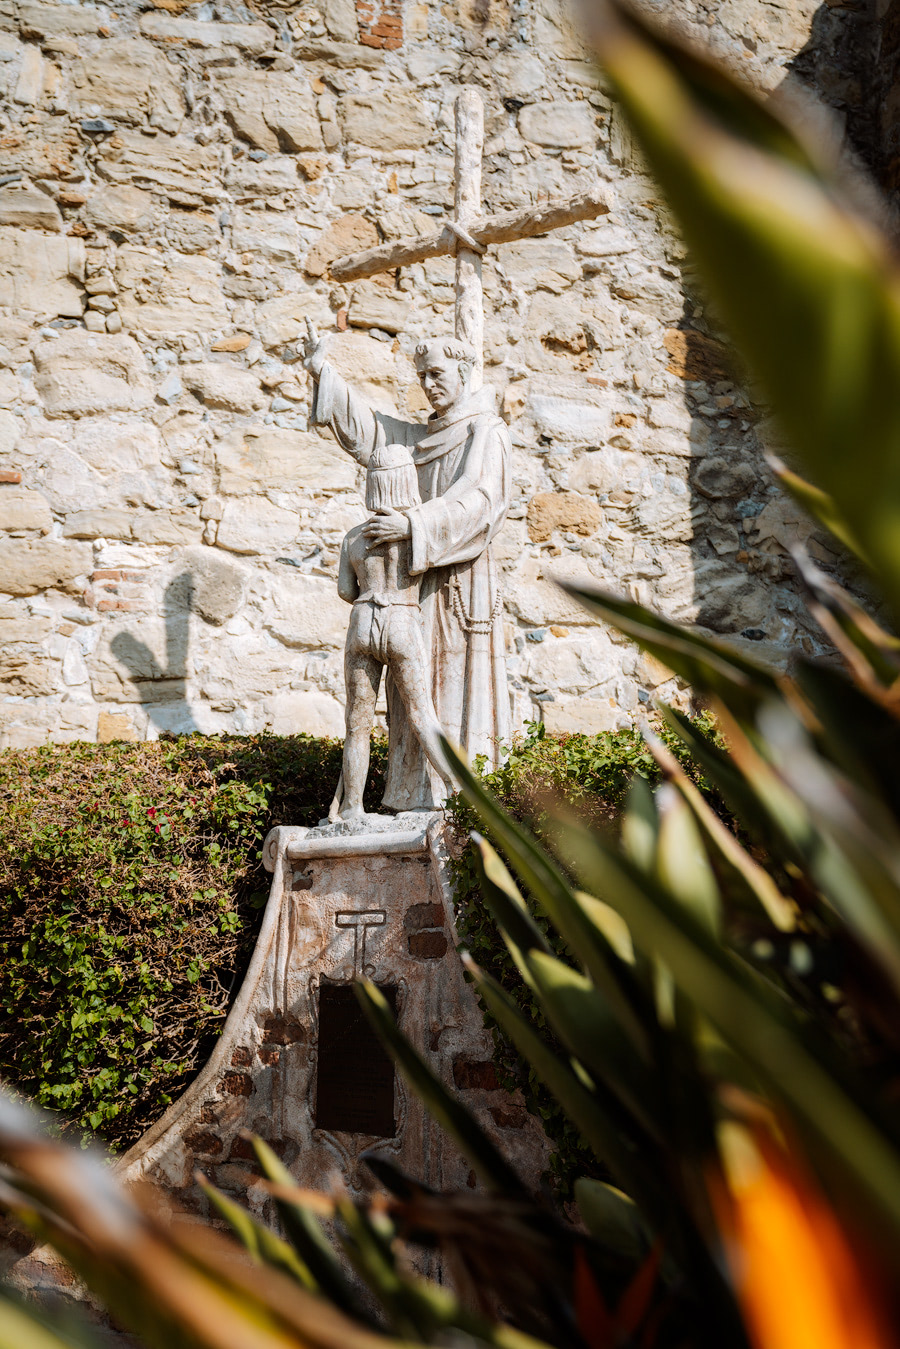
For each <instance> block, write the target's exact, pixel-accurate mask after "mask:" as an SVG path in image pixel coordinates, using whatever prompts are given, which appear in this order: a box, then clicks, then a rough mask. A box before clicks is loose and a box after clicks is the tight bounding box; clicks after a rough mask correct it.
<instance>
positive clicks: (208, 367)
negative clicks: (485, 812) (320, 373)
mask: <svg viewBox="0 0 900 1349" xmlns="http://www.w3.org/2000/svg"><path fill="white" fill-rule="evenodd" d="M663 8H665V9H666V10H667V11H671V10H673V9H674V6H668V5H667V6H664V7H663ZM826 11H827V12H826ZM678 13H679V14H680V15H681V16H682V18H683V22H684V23H685V25H686V26H687V27H688V28H693V29H695V30H697V31H699V33H700V34H701V35H702V36H703V37H704V38H705V40H706V41H708V42H710V43H711V44H712V46H713V49H714V50H716V51H718V52H721V53H722V54H723V55H724V56H725V57H727V58H728V59H729V60H731V61H732V63H733V64H736V65H738V66H739V67H740V68H741V69H743V70H744V71H746V73H747V75H748V76H749V77H750V78H752V79H754V80H755V81H756V82H757V83H758V84H760V85H762V86H764V87H766V88H776V87H778V86H779V85H780V84H781V83H782V82H783V81H784V80H785V79H787V78H788V77H789V73H790V69H791V66H792V63H794V62H795V61H796V60H797V58H798V54H801V53H803V52H808V51H809V50H810V44H811V43H814V42H815V41H816V36H815V35H816V31H817V25H819V27H820V28H821V25H822V24H823V23H826V28H827V35H828V41H829V43H831V44H832V45H831V48H830V49H831V50H834V51H835V52H838V51H840V50H842V48H841V45H840V41H839V39H840V35H841V33H842V32H844V30H845V29H846V31H847V32H849V31H850V30H851V28H852V29H853V31H854V32H856V31H857V29H858V26H859V23H860V22H861V19H860V15H859V14H858V13H857V12H856V9H855V7H852V8H851V7H848V8H846V9H845V8H842V7H841V6H840V5H839V4H838V5H833V4H829V5H828V6H824V5H822V6H817V5H815V4H813V3H810V2H809V0H785V2H784V3H780V4H777V3H764V2H763V0H725V3H719V4H716V5H708V4H697V3H694V2H693V0H684V2H683V3H679V5H678ZM823 14H824V18H823ZM842 25H844V27H843V28H842ZM822 31H825V30H822ZM858 45H859V44H857V46H858ZM854 50H856V48H854ZM826 68H827V69H828V70H830V69H831V67H827V63H825V62H824V61H819V63H818V64H817V65H816V67H815V69H816V71H817V72H819V74H821V72H822V71H823V70H825V69H826ZM824 83H825V84H826V85H827V81H824ZM465 85H474V86H477V87H478V88H479V89H480V90H481V92H482V94H483V97H484V99H485V103H486V144H485V163H484V199H485V207H486V210H488V211H499V210H505V209H509V208H517V207H522V206H526V205H529V204H531V203H535V202H538V201H540V200H542V199H545V198H547V197H548V196H553V195H569V194H572V193H575V192H578V191H583V190H585V189H588V188H590V187H593V186H597V185H598V184H606V185H608V187H609V189H610V190H611V192H612V196H613V209H612V211H611V213H610V215H609V216H606V217H604V218H603V219H602V220H601V221H599V222H591V223H586V224H581V225H574V226H571V227H569V228H567V229H565V230H563V231H559V232H557V233H556V234H554V235H552V236H547V237H545V238H538V239H529V240H525V241H522V242H519V243H510V244H504V245H501V246H500V247H498V248H496V249H492V250H491V251H490V253H489V254H488V256H487V258H486V260H485V265H484V283H485V296H486V306H487V325H486V352H485V357H486V360H485V365H486V380H487V381H488V382H489V383H491V384H493V385H494V386H495V387H496V389H497V396H498V404H499V406H500V408H501V410H502V413H503V416H504V417H505V418H506V420H507V421H508V423H509V427H510V432H511V436H512V441H513V447H514V483H515V485H514V493H513V505H512V509H511V512H510V518H509V520H508V523H507V525H506V527H505V528H504V530H503V533H502V535H501V536H500V539H499V556H500V561H501V565H502V568H503V572H504V575H505V584H506V596H507V598H506V617H507V624H506V631H507V641H508V650H509V670H510V685H511V694H512V697H513V703H514V713H515V719H516V722H517V724H519V725H521V724H522V723H523V722H524V721H525V720H527V719H529V718H534V717H538V718H543V720H544V721H545V722H546V723H547V725H548V727H549V728H551V729H553V730H570V729H583V730H588V731H593V730H600V729H606V728H612V727H615V726H619V725H624V724H628V723H630V722H631V721H632V720H633V719H634V718H635V716H636V715H637V714H638V713H639V711H640V709H641V706H642V704H643V703H646V702H647V701H648V700H649V699H650V698H651V697H653V696H654V695H655V694H656V693H658V692H660V691H661V692H662V693H663V694H664V695H666V696H674V697H683V696H684V695H683V694H682V693H680V692H679V690H678V689H677V686H676V684H675V683H674V682H673V681H671V680H670V679H669V676H668V672H667V671H666V670H665V669H663V668H662V667H659V666H657V665H656V664H655V663H653V662H651V661H648V660H646V659H640V658H639V657H638V655H637V654H636V653H635V651H634V649H633V648H632V647H631V646H629V645H628V644H627V643H624V642H622V641H621V640H619V639H618V638H617V637H616V635H615V634H613V633H610V632H608V631H607V630H605V629H604V628H603V627H600V626H598V625H595V624H592V623H591V622H589V621H588V620H587V617H586V615H585V614H583V613H582V612H581V611H580V610H579V609H578V607H577V606H575V605H574V604H573V603H572V602H571V601H570V600H569V599H567V598H566V596H565V595H564V594H563V593H562V592H561V591H560V590H558V589H557V588H555V586H554V585H553V578H554V577H557V576H562V577H570V578H572V577H574V578H579V579H582V580H584V581H596V582H599V583H601V584H603V585H606V586H609V587H612V588H613V589H615V590H618V591H627V592H629V593H630V594H632V595H633V596H634V597H635V598H637V599H639V600H641V601H644V602H648V603H650V604H653V605H655V606H658V607H659V608H660V609H661V610H662V611H663V612H665V613H667V614H669V615H671V616H673V617H674V618H677V619H683V620H687V621H694V622H698V623H700V624H702V625H704V626H705V627H706V628H708V629H710V630H712V631H714V632H717V633H721V634H722V635H724V636H727V637H729V638H730V639H732V640H734V641H736V642H738V643H740V644H743V645H744V646H746V647H747V648H748V649H752V650H753V651H754V652H755V653H757V654H762V655H766V656H769V657H771V658H772V659H780V658H782V657H783V655H784V653H785V652H786V650H787V649H788V647H789V646H790V645H792V644H799V645H800V646H802V647H803V648H805V649H806V650H808V651H810V650H813V649H814V648H815V646H816V644H817V642H818V640H819V638H818V636H817V634H816V632H815V631H814V629H813V628H812V626H811V623H810V620H809V619H808V618H807V616H806V614H805V611H804V608H803V604H802V602H801V601H800V599H799V597H798V594H797V591H796V588H795V586H794V583H793V580H792V579H791V569H790V564H789V562H788V559H787V551H786V549H787V544H788V542H789V541H790V539H791V538H793V537H795V536H796V535H797V533H798V532H799V534H800V535H801V536H802V537H805V538H807V540H808V543H809V547H810V549H811V551H812V552H813V554H814V555H815V556H816V557H817V558H818V559H819V560H820V562H822V563H823V564H825V565H830V564H831V563H832V562H833V560H834V557H833V554H832V553H831V551H830V550H829V547H828V544H827V542H826V540H825V539H824V538H822V537H821V536H820V535H819V534H817V533H814V532H811V529H810V526H809V524H808V523H804V522H802V521H801V520H799V519H798V516H797V513H796V511H795V510H794V508H793V507H792V506H791V505H790V504H788V503H787V502H785V501H784V499H783V498H782V497H781V496H780V495H779V494H778V493H777V492H776V491H775V490H774V488H773V486H772V485H771V482H770V480H769V478H768V477H767V474H766V471H765V469H764V466H763V461H762V458H761V453H760V445H761V441H762V440H763V439H764V438H765V433H766V429H765V427H764V426H763V427H762V428H760V425H759V418H758V416H757V415H756V414H755V413H754V411H753V409H752V407H751V405H750V402H749V400H748V397H747V394H746V392H745V391H744V389H743V387H742V385H741V383H740V382H739V381H738V380H736V378H735V375H734V373H733V370H732V367H731V363H730V360H729V356H728V353H727V350H726V349H725V347H723V346H722V344H721V343H720V341H719V340H718V338H717V335H716V333H715V331H714V329H713V328H712V327H711V325H710V321H709V316H708V315H707V313H706V312H705V310H704V307H703V303H702V300H701V299H700V298H698V296H697V294H696V292H695V288H694V284H693V278H692V275H691V270H690V267H689V266H688V265H687V264H686V261H685V254H684V249H683V247H682V245H681V243H680V242H679V240H678V238H677V237H676V235H675V233H674V232H673V230H672V228H671V226H670V224H669V222H668V220H667V219H666V216H665V213H664V211H663V209H662V207H661V204H660V201H659V197H658V194H657V192H656V190H655V188H654V186H653V184H652V183H651V182H650V180H649V179H648V178H647V177H646V176H645V175H644V173H643V172H642V171H641V168H640V165H639V164H638V162H637V160H636V158H635V155H634V151H633V147H632V144H631V142H630V139H629V136H628V132H627V130H626V128H625V126H624V125H623V122H622V119H621V117H620V115H619V112H618V110H617V109H616V107H615V106H614V105H613V103H612V102H611V101H610V99H609V97H608V96H607V94H606V92H605V91H604V88H603V84H602V81H601V80H600V78H599V77H598V75H597V72H596V70H595V68H594V67H593V66H592V65H591V63H590V61H589V60H588V58H587V55H586V53H585V51H584V50H583V49H582V47H581V46H580V44H579V42H578V40H577V37H576V35H575V33H574V32H573V29H572V27H571V25H570V22H569V20H568V18H567V16H566V12H565V11H564V10H563V9H562V8H560V6H559V5H558V4H557V0H448V2H447V3H436V2H435V3H415V2H414V0H405V3H404V2H403V0H318V3H311V2H310V3H298V4H291V3H288V4H279V3H277V2H276V0H259V2H258V3H256V4H255V5H254V8H253V9H252V11H251V10H250V9H247V8H244V7H243V6H242V5H241V4H239V3H234V4H228V3H225V0H223V2H222V3H212V2H209V3H205V4H202V5H193V6H185V5H183V4H182V3H180V0H160V3H159V7H158V8H147V9H142V8H141V7H140V6H139V5H138V4H137V3H136V2H135V0H123V3H121V4H119V5H117V6H116V8H115V10H113V9H111V8H107V7H105V6H97V7H94V6H91V5H87V4H68V5H62V4H51V3H38V2H37V0H21V3H14V0H0V93H2V96H3V99H4V102H3V107H2V122H0V409H2V410H0V681H2V695H0V746H27V745H33V744H38V743H42V742H45V741H47V740H50V741H65V740H69V739H79V738H86V739H93V738H97V739H99V740H111V739H117V738H124V739H142V738H145V737H154V736H157V735H159V734H160V733H162V732H166V731H174V732H178V731H188V730H192V729H199V730H201V731H204V732H216V731H224V730H236V731H241V732H255V731H259V730H262V729H265V728H269V729H271V730H273V731H275V732H278V733H288V732H294V731H299V730H306V731H311V732H314V733H334V734H340V733H341V732H342V727H343V714H342V691H343V674H342V646H343V640H344V634H345V631H346V625H347V617H348V610H347V608H346V606H345V605H344V604H343V603H342V602H341V601H340V600H339V598H338V596H337V592H336V588H335V581H336V570H337V559H338V549H339V545H340V541H341V538H342V536H343V535H344V533H345V532H346V530H347V529H348V528H350V527H351V526H352V525H354V524H356V523H357V522H358V521H359V520H361V519H362V518H363V517H364V506H363V501H362V497H361V494H360V489H361V485H362V484H361V479H360V473H359V470H358V469H357V467H356V466H355V465H354V463H353V462H352V461H351V460H350V459H349V458H347V457H346V456H345V455H344V454H342V452H341V451H340V450H339V448H338V447H337V446H336V444H335V443H334V442H333V441H332V440H331V439H329V438H328V436H327V435H320V434H319V433H317V432H316V431H313V430H311V429H309V427H308V411H309V393H310V390H309V384H308V380H307V377H306V375H305V373H304V371H303V369H302V367H301V366H300V365H299V364H298V362H297V352H296V346H295V343H296V340H297V337H298V333H299V331H300V329H301V327H302V325H303V321H304V319H305V317H306V316H309V317H311V318H312V319H313V320H314V321H315V322H316V323H317V324H318V325H319V327H320V328H321V329H323V330H325V331H327V332H330V333H332V334H333V336H332V345H331V354H332V360H333V362H334V364H335V365H336V366H337V367H338V369H339V370H340V371H341V372H343V373H344V374H345V375H347V376H348V377H350V378H352V379H353V380H355V381H356V382H358V383H359V384H361V385H362V386H363V387H364V389H365V390H366V391H367V392H368V394H369V395H370V397H371V399H372V400H373V402H374V403H375V404H376V405H377V406H379V407H381V408H385V409H398V410H399V411H400V412H401V413H403V414H404V415H413V416H418V415H421V416H424V415H425V413H426V411H427V406H426V403H425V400H424V397H423V395H422V393H421V391H420V389H419V387H418V385H417V382H416V378H415V371H414V368H413V364H412V361H411V352H412V349H413V347H414V345H415V343H416V342H417V341H419V340H421V338H422V337H423V336H424V335H426V334H429V333H432V332H434V331H441V330H449V328H450V327H451V326H452V312H453V285H452V274H453V272H452V269H453V263H452V260H450V259H435V260H432V261H430V262H427V263H423V264H418V265H416V266H412V267H410V268H408V269H406V270H403V271H400V272H399V273H398V274H390V275H387V276H385V277H376V278H373V279H372V280H368V281H363V282H359V283H355V284H351V285H346V286H341V285H338V284H336V283H335V282H334V281H333V280H331V279H330V277H329V272H328V265H329V263H330V262H331V261H332V260H333V259H334V258H335V257H337V256H339V255H341V254H345V253H348V252H353V251H357V250H359V249H361V248H365V247H368V246H370V245H373V244H375V243H377V242H378V241H380V240H388V239H392V238H397V237H400V236H404V235H408V234H410V233H413V232H417V231H428V230H430V229H433V228H434V227H435V224H436V222H437V221H439V220H440V219H441V218H442V217H444V216H445V214H446V213H447V211H448V209H449V207H450V205H451V200H452V172H453V102H454V99H455V97H456V94H457V92H458V90H459V89H460V88H461V87H462V86H465ZM859 89H860V81H857V84H856V85H855V86H854V85H853V83H852V80H850V79H849V77H847V78H846V79H844V80H843V82H841V81H840V80H837V79H836V78H835V79H833V80H832V83H831V85H829V86H828V87H826V90H825V92H826V94H827V95H828V97H829V98H830V101H831V102H832V104H834V105H836V106H837V107H838V113H839V117H840V116H843V115H844V114H846V113H847V112H848V111H849V112H852V105H853V100H854V99H856V100H857V102H858V101H859V98H860V97H861V95H860V93H859ZM834 126H835V127H837V132H836V133H835V134H839V131H840V120H839V119H838V121H836V122H835V123H834ZM736 265H739V262H737V263H736ZM413 939H414V940H415V942H416V943H418V944H420V945H422V946H423V949H424V947H425V946H427V945H428V943H429V941H432V940H433V938H432V937H431V936H430V935H428V934H427V931H426V929H423V930H422V934H421V935H420V934H411V940H413Z"/></svg>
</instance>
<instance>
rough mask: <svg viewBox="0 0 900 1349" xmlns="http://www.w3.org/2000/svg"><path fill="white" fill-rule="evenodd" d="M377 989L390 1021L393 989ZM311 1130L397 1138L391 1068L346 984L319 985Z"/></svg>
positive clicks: (394, 996)
mask: <svg viewBox="0 0 900 1349" xmlns="http://www.w3.org/2000/svg"><path fill="white" fill-rule="evenodd" d="M378 987H379V989H380V990H381V992H382V994H383V995H384V997H385V998H386V999H387V1002H388V1005H389V1006H390V1009H391V1011H392V1012H393V1013H394V1015H395V1016H396V1015H397V989H396V986H395V985H394V984H379V985H378ZM316 1125H317V1126H318V1127H319V1128H320V1129H332V1130H339V1131H342V1132H344V1133H351V1134H374V1135H376V1136H377V1137H379V1138H393V1137H394V1135H395V1134H396V1132H397V1125H396V1121H395V1120H394V1065H393V1063H392V1061H391V1059H390V1058H389V1057H388V1054H387V1052H386V1051H385V1050H384V1048H383V1047H382V1044H381V1041H380V1040H379V1039H378V1037H377V1035H376V1034H375V1032H374V1031H373V1030H372V1027H371V1026H370V1025H369V1023H368V1021H367V1020H366V1016H365V1013H364V1012H363V1010H362V1008H361V1007H360V1005H359V1003H358V1002H357V1001H356V994H355V993H354V992H353V985H352V984H320V985H319V1060H318V1065H317V1068H316Z"/></svg>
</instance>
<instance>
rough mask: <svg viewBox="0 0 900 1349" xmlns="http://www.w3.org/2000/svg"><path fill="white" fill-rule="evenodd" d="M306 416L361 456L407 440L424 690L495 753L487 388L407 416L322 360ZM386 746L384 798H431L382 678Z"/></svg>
mask: <svg viewBox="0 0 900 1349" xmlns="http://www.w3.org/2000/svg"><path fill="white" fill-rule="evenodd" d="M313 420H314V421H315V422H317V423H319V424H323V425H328V426H330V427H331V429H332V430H333V432H334V434H335V435H336V437H337V439H338V441H339V442H340V444H341V445H342V446H343V447H344V449H346V450H347V451H348V452H349V453H350V454H352V455H353V457H354V458H355V459H357V460H358V461H359V462H360V463H361V464H365V463H367V462H368V459H369V456H370V454H371V453H372V450H373V449H374V447H375V446H376V445H381V444H401V445H407V446H409V447H410V449H411V451H412V455H413V461H414V463H415V465H416V471H417V474H418V479H419V492H420V494H421V497H422V504H421V505H419V506H414V507H413V508H412V509H411V510H410V511H409V512H408V514H409V520H410V525H411V528H412V536H411V565H410V571H411V572H412V573H413V574H414V575H421V577H422V582H421V590H420V600H421V608H422V620H423V624H424V630H425V645H426V650H427V652H428V656H429V665H430V676H431V683H432V688H431V693H432V697H433V699H434V706H435V710H436V712H437V716H438V720H439V721H440V723H441V725H442V726H443V728H444V730H445V732H446V734H447V735H448V736H449V738H450V739H451V740H452V741H454V742H455V743H456V744H458V745H461V746H462V748H463V749H464V750H465V751H466V754H467V755H468V757H469V759H470V760H473V759H474V758H475V757H476V756H477V755H481V754H483V755H485V756H486V757H487V761H488V763H490V764H492V765H496V764H497V763H498V762H499V757H500V747H501V743H502V742H504V741H505V742H508V740H509V723H510V709H509V691H508V686H507V680H506V659H505V655H504V639H503V610H502V599H501V592H500V584H499V577H498V574H497V567H496V564H495V561H494V557H493V554H492V551H491V540H492V539H493V538H494V536H495V535H496V533H497V531H498V530H499V529H500V526H501V525H502V524H503V521H504V520H505V518H506V512H507V510H508V509H509V498H510V443H509V434H508V432H507V430H506V426H505V425H504V423H503V422H502V421H501V419H500V418H499V417H498V416H497V414H496V412H494V410H493V406H492V400H491V398H490V396H489V394H488V393H487V391H486V390H479V391H478V392H476V393H474V394H472V395H470V397H469V398H468V399H467V400H466V401H465V403H464V404H462V405H458V406H457V407H456V408H454V409H453V411H452V412H451V413H449V414H448V415H447V416H444V417H438V416H437V415H436V414H432V416H431V417H430V418H429V419H428V421H427V423H424V424H421V423H417V422H406V421H402V420H401V419H400V418H397V417H391V416H389V415H387V414H385V413H381V412H374V411H373V410H372V409H371V408H370V407H369V406H368V404H367V403H366V402H365V401H364V399H362V398H361V397H360V396H359V395H358V394H357V393H355V392H354V391H353V390H352V389H351V388H350V387H349V386H348V385H347V384H346V383H345V382H344V381H343V380H342V379H341V377H340V376H339V375H338V374H337V373H336V372H335V371H334V370H333V369H332V368H331V367H330V366H328V365H326V366H325V367H324V368H323V370H322V373H321V375H320V376H319V379H318V380H317V382H316V393H315V398H314V403H313ZM387 696H388V720H389V737H390V754H389V764H388V780H387V787H386V790H385V794H384V804H385V806H387V807H388V808H389V809H392V810H415V809H420V808H424V807H429V806H433V805H435V804H438V803H439V802H440V801H441V799H442V793H441V790H440V782H439V780H438V779H437V777H436V775H435V774H434V773H433V771H432V770H431V768H430V766H429V764H428V761H427V759H426V758H425V755H424V754H423V753H422V750H421V747H420V745H419V743H418V741H417V739H416V737H415V735H414V734H413V732H412V729H411V728H410V726H409V723H408V721H407V718H406V712H405V709H404V708H403V705H402V703H401V702H400V699H399V697H398V696H397V693H396V690H395V689H394V688H393V684H392V681H391V680H390V679H388V685H387Z"/></svg>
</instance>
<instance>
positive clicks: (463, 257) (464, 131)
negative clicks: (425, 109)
mask: <svg viewBox="0 0 900 1349" xmlns="http://www.w3.org/2000/svg"><path fill="white" fill-rule="evenodd" d="M483 148H484V104H483V103H482V101H481V95H480V94H479V93H477V91H476V90H474V89H463V91H462V92H461V93H460V94H459V95H458V97H457V99H456V154H455V175H454V176H455V183H454V190H453V215H454V219H455V221H456V223H457V224H458V225H461V226H462V227H463V229H465V230H469V229H470V228H471V226H472V225H474V224H475V221H476V220H477V219H478V217H479V216H480V214H481V154H482V150H483ZM455 330H456V336H457V337H458V338H459V339H460V340H461V341H464V342H468V343H469V345H470V346H471V347H473V348H474V350H475V356H476V361H475V369H474V370H473V372H472V388H473V389H477V388H480V387H481V379H482V372H483V369H484V302H483V292H482V284H481V254H480V253H477V252H476V251H475V250H474V249H472V248H466V247H465V246H464V245H463V244H462V243H460V245H459V248H458V251H457V254H456V315H455Z"/></svg>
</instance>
